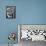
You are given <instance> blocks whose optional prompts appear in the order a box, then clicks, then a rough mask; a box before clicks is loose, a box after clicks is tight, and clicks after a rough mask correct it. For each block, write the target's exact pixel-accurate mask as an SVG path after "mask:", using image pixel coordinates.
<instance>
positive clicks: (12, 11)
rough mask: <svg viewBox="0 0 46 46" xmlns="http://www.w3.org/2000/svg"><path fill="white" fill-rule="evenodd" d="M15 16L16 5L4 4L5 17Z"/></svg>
mask: <svg viewBox="0 0 46 46" xmlns="http://www.w3.org/2000/svg"><path fill="white" fill-rule="evenodd" d="M15 18H16V6H6V19H15Z"/></svg>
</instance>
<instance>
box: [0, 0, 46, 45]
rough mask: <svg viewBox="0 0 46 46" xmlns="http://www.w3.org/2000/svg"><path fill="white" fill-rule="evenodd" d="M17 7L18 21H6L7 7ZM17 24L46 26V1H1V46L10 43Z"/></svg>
mask: <svg viewBox="0 0 46 46" xmlns="http://www.w3.org/2000/svg"><path fill="white" fill-rule="evenodd" d="M7 5H9V6H12V5H14V6H16V19H6V6H7ZM17 24H46V0H0V44H2V43H4V44H5V43H8V39H7V36H8V34H9V32H11V31H12V32H17ZM16 42H17V40H16Z"/></svg>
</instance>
